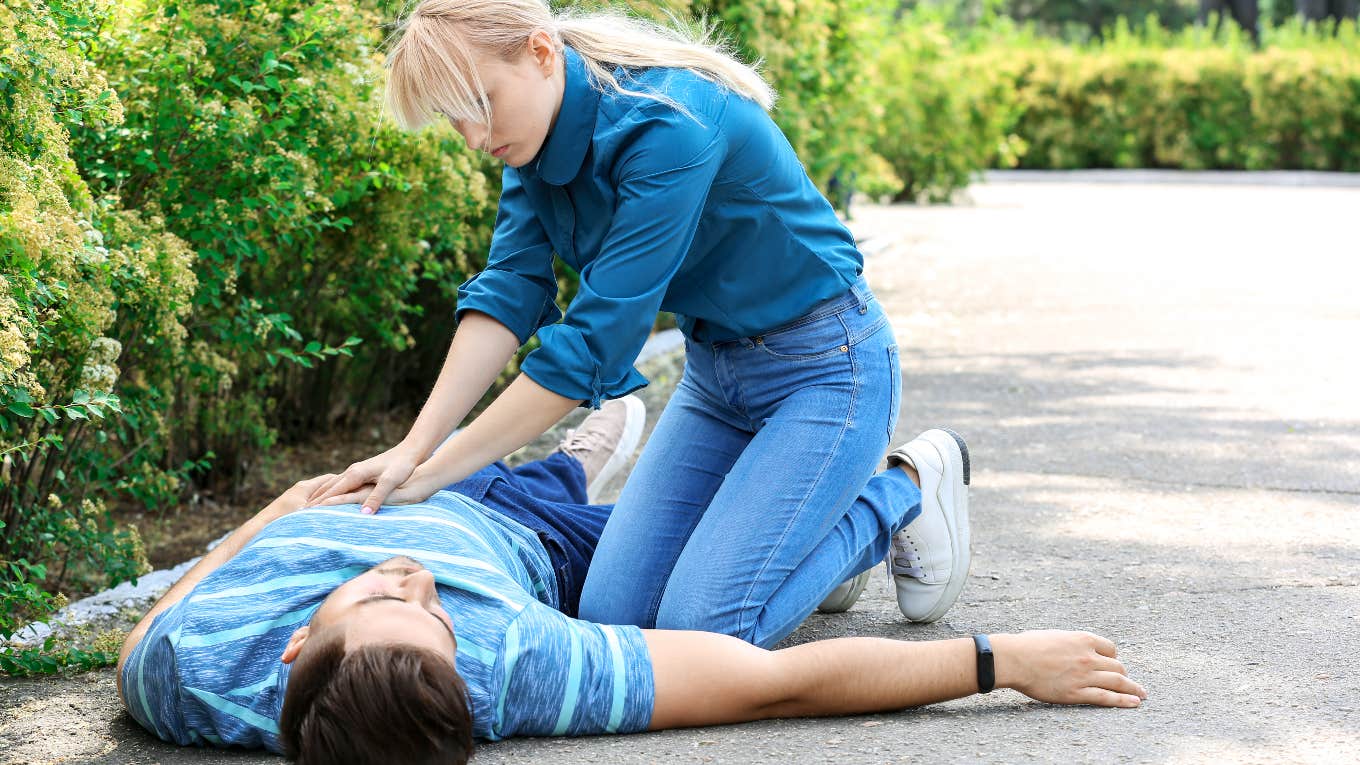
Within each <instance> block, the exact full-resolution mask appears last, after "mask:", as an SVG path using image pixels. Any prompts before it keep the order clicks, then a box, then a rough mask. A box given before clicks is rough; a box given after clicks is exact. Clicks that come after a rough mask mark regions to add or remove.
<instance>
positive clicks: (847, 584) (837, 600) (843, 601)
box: [817, 571, 869, 614]
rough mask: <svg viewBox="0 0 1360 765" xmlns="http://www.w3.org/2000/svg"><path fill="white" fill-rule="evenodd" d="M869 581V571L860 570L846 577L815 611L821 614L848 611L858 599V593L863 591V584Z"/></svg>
mask: <svg viewBox="0 0 1360 765" xmlns="http://www.w3.org/2000/svg"><path fill="white" fill-rule="evenodd" d="M868 583H869V572H868V571H861V572H859V573H858V574H855V575H854V576H852V577H850V578H849V579H846V580H845V581H844V582H841V583H840V584H838V585H836V589H834V590H832V591H831V594H830V595H827V596H826V599H825V600H823V601H822V604H821V605H819V606H817V611H818V612H819V613H823V614H839V613H843V612H845V611H849V610H850V607H851V606H853V605H855V601H857V600H859V595H860V593H862V592H864V586H865V585H867V584H868Z"/></svg>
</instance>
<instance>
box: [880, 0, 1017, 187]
mask: <svg viewBox="0 0 1360 765" xmlns="http://www.w3.org/2000/svg"><path fill="white" fill-rule="evenodd" d="M965 45H966V43H965V41H960V40H955V39H953V38H952V37H951V36H950V33H949V31H948V28H947V22H946V20H945V19H944V18H942V17H937V16H935V15H933V14H932V13H931V12H930V11H929V10H928V9H921V10H918V11H916V12H914V13H911V14H907V15H904V16H903V17H902V18H901V19H900V20H898V22H897V23H896V24H895V25H894V26H893V34H892V35H891V36H890V37H889V39H888V40H887V42H886V43H885V44H884V45H883V46H882V48H881V49H880V50H879V52H878V56H879V63H878V70H879V74H880V76H881V77H882V83H881V93H882V100H883V107H884V111H885V113H886V116H885V118H884V120H883V122H882V123H881V125H880V128H879V131H878V135H877V136H876V137H875V138H874V143H873V146H874V149H875V150H876V151H877V153H878V154H879V155H881V156H883V157H885V158H887V160H888V162H889V163H890V164H891V165H892V169H893V171H894V172H895V173H896V174H897V177H898V178H899V179H900V185H899V188H897V189H894V192H895V194H896V196H897V197H898V198H899V199H904V200H911V201H915V200H921V201H930V202H947V201H948V200H949V198H950V197H951V196H952V195H953V193H954V192H955V191H956V190H958V189H960V188H963V187H965V186H967V185H968V183H969V182H970V181H971V180H972V178H973V176H974V175H976V174H977V173H978V172H979V171H980V170H981V169H982V168H984V167H987V166H989V165H1000V166H1009V165H1013V164H1014V163H1015V161H1016V159H1017V157H1018V156H1019V155H1020V154H1021V153H1023V151H1024V148H1025V147H1024V143H1023V141H1021V140H1020V139H1019V138H1018V137H1016V136H1014V135H1013V134H1011V133H1010V127H1011V125H1012V124H1014V122H1015V120H1016V118H1017V117H1018V116H1019V104H1018V102H1017V98H1016V92H1015V87H1014V85H1013V82H1012V80H1011V79H1010V78H1009V77H1007V75H1006V73H1005V72H1004V71H1003V70H1001V69H999V68H996V67H988V66H977V65H975V64H974V61H975V59H969V58H965V57H962V56H961V53H962V52H963V50H962V49H963V48H964V47H965Z"/></svg>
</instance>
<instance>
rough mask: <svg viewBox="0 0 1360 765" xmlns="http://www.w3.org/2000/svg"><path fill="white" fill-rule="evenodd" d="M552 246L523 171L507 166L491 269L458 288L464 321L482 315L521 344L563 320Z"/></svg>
mask: <svg viewBox="0 0 1360 765" xmlns="http://www.w3.org/2000/svg"><path fill="white" fill-rule="evenodd" d="M556 299H557V276H556V275H555V274H554V273H553V252H552V244H551V243H550V242H549V241H548V235H547V233H546V232H545V231H544V230H543V224H542V223H540V222H539V220H538V216H537V215H536V214H535V213H534V210H533V207H532V206H531V205H530V203H529V197H528V194H527V193H526V192H525V191H524V187H523V185H522V184H521V183H520V180H519V173H518V172H517V171H516V170H515V169H514V168H511V167H506V168H505V170H504V171H503V172H502V174H501V197H500V202H499V207H498V209H497V211H496V229H495V233H494V234H493V235H492V237H491V250H490V252H489V253H488V254H487V262H486V268H484V269H482V271H481V272H480V273H478V274H477V275H475V276H473V277H472V278H471V279H468V280H467V281H466V282H463V284H462V286H460V287H459V288H458V309H457V311H456V312H455V316H456V317H457V318H459V319H461V318H462V317H463V314H464V313H465V312H466V311H481V312H482V313H484V314H487V315H488V316H490V317H491V318H493V319H495V320H496V321H498V322H500V323H501V324H504V325H505V326H506V328H507V329H509V330H510V331H511V332H514V333H515V337H517V338H519V342H520V344H521V345H523V344H524V343H527V342H528V341H529V337H530V336H531V335H533V334H534V333H535V332H537V331H538V329H539V327H542V326H543V325H545V324H551V323H552V322H555V321H557V320H558V319H559V318H561V316H562V312H561V311H560V310H558V308H557V303H556V302H555V301H556Z"/></svg>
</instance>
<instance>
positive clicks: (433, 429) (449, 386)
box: [402, 311, 519, 460]
mask: <svg viewBox="0 0 1360 765" xmlns="http://www.w3.org/2000/svg"><path fill="white" fill-rule="evenodd" d="M518 349H519V338H517V337H515V334H514V333H513V332H511V331H510V330H509V329H507V328H506V327H505V325H504V324H501V323H500V322H498V321H496V320H495V319H493V318H491V317H490V316H488V315H486V314H484V313H481V312H479V311H468V312H467V313H465V314H463V319H462V321H460V322H459V323H458V331H457V332H456V333H455V334H454V336H453V342H452V343H451V344H450V345H449V353H448V356H447V357H445V359H444V367H443V369H442V370H440V372H439V379H438V380H436V381H435V384H434V388H433V389H432V390H431V391H430V397H429V398H428V399H427V400H426V401H425V406H423V407H421V410H420V415H419V416H417V417H416V421H415V423H414V424H413V425H412V426H411V431H410V433H409V434H407V436H406V438H405V439H403V440H402V443H403V444H404V445H405V446H406V447H408V448H409V449H411V450H412V451H414V452H417V453H418V459H421V460H423V459H425V458H426V457H428V456H429V455H430V452H432V451H434V449H435V447H437V446H438V445H439V444H440V443H441V442H443V440H444V439H445V438H448V435H449V433H451V432H452V431H453V429H454V428H456V427H457V426H458V423H460V422H462V421H463V418H464V417H467V414H468V412H470V411H472V407H474V406H476V404H477V402H478V401H479V400H481V398H482V395H483V394H485V393H486V391H487V389H488V388H490V387H491V384H492V383H493V382H495V381H496V376H497V375H499V374H500V373H501V370H503V369H505V365H506V364H507V363H509V362H510V358H511V357H512V356H514V354H515V351H516V350H518Z"/></svg>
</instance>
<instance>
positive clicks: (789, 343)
mask: <svg viewBox="0 0 1360 765" xmlns="http://www.w3.org/2000/svg"><path fill="white" fill-rule="evenodd" d="M756 347H758V348H761V349H763V350H764V351H765V352H766V353H768V354H770V355H771V356H774V357H775V358H780V359H791V360H806V359H820V358H825V357H827V356H834V355H836V354H838V353H848V352H849V351H850V345H849V332H848V331H847V330H846V328H845V322H844V321H843V320H842V319H841V316H840V314H838V313H833V314H830V315H829V316H823V317H821V318H819V319H814V320H812V321H809V322H807V323H805V324H799V325H798V326H795V327H790V328H788V329H778V330H775V331H773V332H770V333H768V334H764V335H761V336H759V337H757V338H756Z"/></svg>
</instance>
